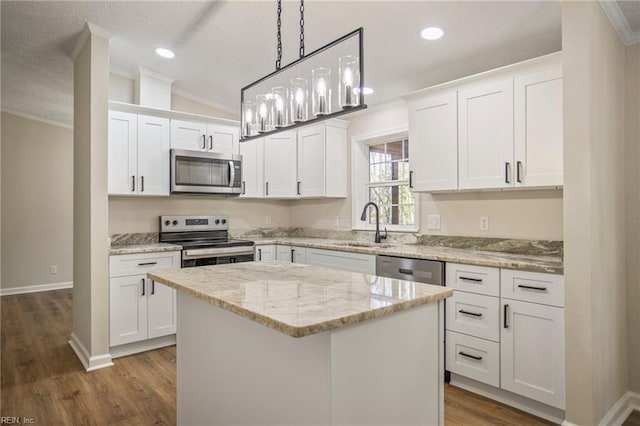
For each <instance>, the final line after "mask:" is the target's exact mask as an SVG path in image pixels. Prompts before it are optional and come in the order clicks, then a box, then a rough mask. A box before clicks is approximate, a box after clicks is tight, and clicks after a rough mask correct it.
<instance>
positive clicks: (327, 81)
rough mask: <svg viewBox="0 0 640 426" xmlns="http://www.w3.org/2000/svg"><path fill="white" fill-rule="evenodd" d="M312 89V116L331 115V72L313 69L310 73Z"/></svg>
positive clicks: (326, 69) (324, 69) (327, 69)
mask: <svg viewBox="0 0 640 426" xmlns="http://www.w3.org/2000/svg"><path fill="white" fill-rule="evenodd" d="M311 80H312V85H313V89H312V91H311V101H312V110H313V115H315V116H319V115H327V114H330V113H331V70H330V69H329V68H314V69H313V70H312V71H311Z"/></svg>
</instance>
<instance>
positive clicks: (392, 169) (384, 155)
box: [365, 137, 416, 228]
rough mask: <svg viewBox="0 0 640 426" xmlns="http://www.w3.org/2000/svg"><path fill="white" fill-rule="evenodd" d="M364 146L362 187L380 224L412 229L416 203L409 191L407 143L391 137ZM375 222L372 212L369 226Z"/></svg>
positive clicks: (407, 141)
mask: <svg viewBox="0 0 640 426" xmlns="http://www.w3.org/2000/svg"><path fill="white" fill-rule="evenodd" d="M367 146H368V150H369V179H368V182H367V184H366V185H365V186H366V189H367V192H368V201H373V202H374V203H376V204H377V205H378V207H379V209H380V224H381V225H386V226H392V225H397V226H398V227H399V228H402V227H404V228H415V227H416V220H415V219H416V209H415V205H416V203H415V198H414V195H413V193H412V192H411V191H409V140H408V139H407V138H406V137H404V138H394V139H391V140H388V141H385V142H374V143H371V144H367ZM375 220H376V219H375V213H374V214H372V215H370V216H369V224H374V223H375Z"/></svg>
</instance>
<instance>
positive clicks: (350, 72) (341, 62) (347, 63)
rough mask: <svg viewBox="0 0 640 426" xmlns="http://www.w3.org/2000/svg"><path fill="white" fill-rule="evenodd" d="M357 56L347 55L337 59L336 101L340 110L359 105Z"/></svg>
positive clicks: (358, 66) (358, 65)
mask: <svg viewBox="0 0 640 426" xmlns="http://www.w3.org/2000/svg"><path fill="white" fill-rule="evenodd" d="M359 62H360V61H359V60H358V57H357V56H352V55H347V56H342V57H340V58H338V72H339V76H338V78H339V80H338V101H339V103H340V106H341V107H342V108H351V107H354V106H357V105H358V104H359V97H358V96H359V93H360V92H359V90H356V89H358V88H359V87H360V64H359Z"/></svg>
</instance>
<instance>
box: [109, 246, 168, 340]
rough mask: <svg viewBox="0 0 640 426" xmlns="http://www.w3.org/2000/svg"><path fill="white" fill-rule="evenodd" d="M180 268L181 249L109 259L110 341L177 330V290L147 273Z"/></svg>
mask: <svg viewBox="0 0 640 426" xmlns="http://www.w3.org/2000/svg"><path fill="white" fill-rule="evenodd" d="M179 267H180V252H167V253H144V254H125V255H114V256H111V257H110V259H109V275H110V279H109V325H110V330H109V338H110V339H109V340H110V346H112V347H113V346H119V345H124V344H128V343H134V342H139V341H142V340H146V339H152V338H156V337H162V336H168V335H171V334H175V333H176V291H175V290H174V289H172V288H169V287H167V286H164V285H162V284H158V283H156V282H154V281H153V280H150V279H148V278H147V276H146V273H147V272H150V271H157V270H161V269H167V268H179Z"/></svg>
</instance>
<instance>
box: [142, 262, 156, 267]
mask: <svg viewBox="0 0 640 426" xmlns="http://www.w3.org/2000/svg"><path fill="white" fill-rule="evenodd" d="M157 264H158V262H142V263H138V266H149V265H157Z"/></svg>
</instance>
